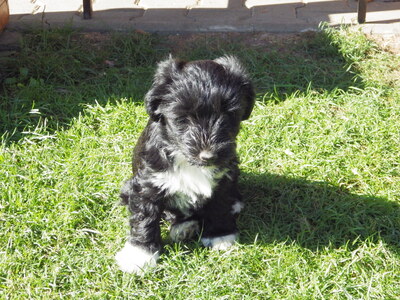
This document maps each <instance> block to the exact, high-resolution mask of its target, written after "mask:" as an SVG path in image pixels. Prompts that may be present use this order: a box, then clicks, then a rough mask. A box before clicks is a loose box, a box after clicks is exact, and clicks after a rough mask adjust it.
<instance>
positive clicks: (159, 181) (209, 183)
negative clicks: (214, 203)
mask: <svg viewBox="0 0 400 300" xmlns="http://www.w3.org/2000/svg"><path fill="white" fill-rule="evenodd" d="M225 173H226V171H225V170H223V171H221V170H219V169H218V168H216V167H199V166H193V165H191V164H189V163H188V162H187V161H186V160H185V159H184V158H182V157H180V156H178V157H177V159H176V160H175V163H174V165H173V167H172V168H170V169H168V170H167V171H165V172H157V173H155V174H153V178H152V182H153V184H154V185H156V186H157V187H159V188H161V189H164V190H165V191H166V192H167V194H168V195H176V196H177V197H178V198H180V200H182V198H189V199H188V200H187V201H193V202H195V201H196V200H197V198H198V197H199V196H200V197H201V196H202V197H205V198H209V197H211V195H212V193H213V189H214V187H215V186H216V184H217V182H218V180H219V179H220V178H222V177H223V175H224V174H225ZM183 195H184V196H186V197H184V196H183ZM182 196H183V197H182Z"/></svg>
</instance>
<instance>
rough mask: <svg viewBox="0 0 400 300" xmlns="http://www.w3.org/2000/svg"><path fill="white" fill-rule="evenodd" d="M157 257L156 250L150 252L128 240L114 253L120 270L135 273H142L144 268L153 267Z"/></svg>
mask: <svg viewBox="0 0 400 300" xmlns="http://www.w3.org/2000/svg"><path fill="white" fill-rule="evenodd" d="M158 257H159V254H158V252H156V253H151V252H149V251H147V250H145V249H143V248H141V247H138V246H134V245H132V244H131V243H129V242H126V243H125V246H124V247H123V248H122V249H121V250H120V251H119V252H117V254H116V255H115V259H116V261H117V264H118V266H119V268H120V270H121V271H123V272H127V273H136V274H142V273H143V272H144V270H145V269H146V268H149V267H155V266H156V262H157V259H158Z"/></svg>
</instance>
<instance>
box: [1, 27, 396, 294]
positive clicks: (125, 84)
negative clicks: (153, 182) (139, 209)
mask: <svg viewBox="0 0 400 300" xmlns="http://www.w3.org/2000/svg"><path fill="white" fill-rule="evenodd" d="M168 53H173V54H174V55H176V56H179V57H181V58H183V59H202V58H216V57H218V56H219V55H221V54H224V53H229V54H234V55H236V56H238V57H239V58H240V59H241V60H242V61H243V63H244V64H245V65H246V66H247V67H248V70H249V72H250V73H251V75H252V77H253V80H254V84H255V86H256V91H257V103H256V106H255V110H254V112H253V114H252V117H251V118H250V119H249V120H248V121H246V122H244V123H243V126H242V131H241V133H240V136H239V138H238V151H239V155H240V157H241V172H242V175H241V179H240V186H241V190H242V192H243V194H244V198H245V201H246V203H247V204H246V208H245V209H244V211H243V212H242V214H241V216H240V218H239V227H240V229H241V236H240V241H239V243H238V245H237V246H235V247H234V248H233V249H231V250H229V251H227V252H221V253H218V252H214V251H211V250H209V249H205V248H203V247H201V245H200V243H199V242H196V241H194V242H191V243H186V244H173V243H171V242H170V241H169V240H168V232H167V224H164V225H163V236H164V238H165V244H166V245H165V252H164V253H163V254H162V255H161V258H160V261H159V264H158V266H157V268H156V269H155V270H154V271H152V272H148V273H146V274H144V275H143V276H135V275H129V274H124V273H122V272H121V271H119V270H118V269H117V267H116V264H115V262H114V255H115V253H116V251H118V250H119V249H120V248H121V247H122V246H123V244H124V242H125V239H126V235H127V232H128V226H127V212H126V210H125V208H124V207H121V206H119V205H118V202H119V199H118V193H119V189H120V187H121V184H122V182H123V181H124V180H125V179H127V178H128V177H129V176H130V170H131V166H130V157H131V152H132V149H133V146H134V144H135V141H136V139H137V138H138V135H139V134H140V132H141V130H142V129H143V128H144V126H145V123H146V120H147V116H146V114H145V110H144V108H143V96H144V93H145V92H146V91H147V89H148V88H149V86H150V84H151V79H152V74H153V72H154V69H155V66H156V63H157V61H159V60H161V59H163V58H165V57H166V56H167V55H168ZM399 70H400V56H396V55H395V54H393V53H389V52H386V51H385V50H383V49H380V48H379V47H378V46H377V45H376V44H375V43H374V42H372V41H371V40H368V39H367V38H366V37H365V36H364V35H363V34H361V33H359V32H355V31H353V30H349V29H346V28H341V29H329V28H324V29H322V30H321V31H320V32H318V33H305V34H292V35H272V34H271V35H268V34H254V35H252V34H220V35H216V34H214V35H210V34H208V35H207V34H199V35H190V36H163V37H160V36H153V35H148V34H144V33H129V34H117V33H116V34H96V33H90V34H88V33H80V32H74V31H71V30H69V29H63V30H52V31H43V32H39V31H38V32H27V33H26V34H24V38H23V41H22V45H21V49H20V50H19V51H17V52H16V53H14V55H12V56H0V84H1V90H0V136H1V141H0V143H1V144H0V299H25V298H33V299H35V298H39V299H54V298H71V299H86V298H87V299H111V298H120V299H127V298H132V299H135V298H137V299H195V298H197V299H270V298H271V299H275V298H276V299H325V298H327V299H353V298H356V299H376V298H378V299H395V298H399V297H400V149H399V145H400V79H399V78H400V73H399Z"/></svg>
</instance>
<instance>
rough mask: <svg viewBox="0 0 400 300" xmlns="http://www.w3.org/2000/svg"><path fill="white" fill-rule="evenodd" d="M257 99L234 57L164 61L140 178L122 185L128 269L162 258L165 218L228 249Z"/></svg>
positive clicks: (141, 144)
mask: <svg viewBox="0 0 400 300" xmlns="http://www.w3.org/2000/svg"><path fill="white" fill-rule="evenodd" d="M253 106H254V91H253V86H252V84H251V82H250V80H249V76H248V75H247V73H246V72H245V70H244V68H243V67H242V65H241V64H240V63H239V61H238V60H237V59H236V58H234V57H231V56H224V57H220V58H218V59H215V60H201V61H193V62H184V61H179V60H175V59H172V58H171V57H170V58H169V59H167V60H165V61H163V62H161V63H159V65H158V69H157V72H156V74H155V78H154V82H153V85H152V87H151V89H150V91H149V92H148V93H147V95H146V97H145V107H146V110H147V113H148V114H149V116H150V119H149V121H148V123H147V126H146V128H145V129H144V131H143V133H142V135H141V137H140V138H139V141H138V143H137V145H136V147H135V149H134V155H133V177H132V178H131V179H129V180H128V181H127V182H126V183H125V185H124V186H123V188H122V191H121V198H122V202H123V204H126V205H127V206H128V208H129V211H130V213H131V216H130V219H129V224H130V227H131V230H130V236H129V239H128V241H127V242H126V244H125V246H124V247H123V249H122V250H120V251H119V252H118V253H117V255H116V260H117V263H118V265H119V267H120V269H121V270H123V271H125V272H130V273H140V272H141V271H142V269H143V267H146V266H154V265H155V264H156V261H157V259H158V257H159V253H160V251H161V236H160V220H161V219H162V218H165V219H166V220H167V221H169V222H171V227H170V235H171V238H172V240H174V241H182V240H186V239H190V238H192V237H194V236H195V235H200V236H201V241H202V243H203V244H204V245H205V246H206V247H211V248H213V249H221V250H223V249H227V248H229V247H230V246H231V245H232V244H233V243H234V242H235V240H236V238H237V231H238V230H237V227H236V217H237V214H238V213H239V212H240V210H241V209H242V208H243V203H242V197H241V195H240V193H239V190H238V175H239V169H238V159H237V155H236V136H237V134H238V132H239V127H240V122H241V121H242V120H246V119H247V118H249V116H250V113H251V111H252V109H253Z"/></svg>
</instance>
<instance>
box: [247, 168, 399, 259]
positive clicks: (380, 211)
mask: <svg viewBox="0 0 400 300" xmlns="http://www.w3.org/2000/svg"><path fill="white" fill-rule="evenodd" d="M240 188H241V191H242V193H243V196H244V199H245V201H246V207H245V209H244V210H243V211H242V212H241V215H240V218H239V228H240V231H241V239H240V241H241V243H243V244H246V243H248V244H249V243H254V241H255V240H257V242H258V243H261V244H270V243H274V242H295V243H297V244H298V245H300V246H301V247H305V248H308V249H310V250H317V249H320V248H323V247H324V246H333V247H341V246H342V245H349V244H350V245H351V244H352V243H356V241H357V240H359V241H363V240H365V239H369V240H371V241H372V242H376V241H378V240H382V241H383V242H384V243H385V244H387V245H389V246H390V247H391V248H392V249H393V250H394V251H396V252H397V253H400V206H399V204H398V203H394V202H391V201H389V200H387V199H385V198H381V197H376V196H367V195H356V194H352V193H350V192H348V191H346V190H344V189H342V188H340V187H336V186H332V185H330V184H328V183H326V182H313V181H308V180H303V179H293V178H288V177H284V176H278V175H272V174H251V173H242V174H241V180H240Z"/></svg>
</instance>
